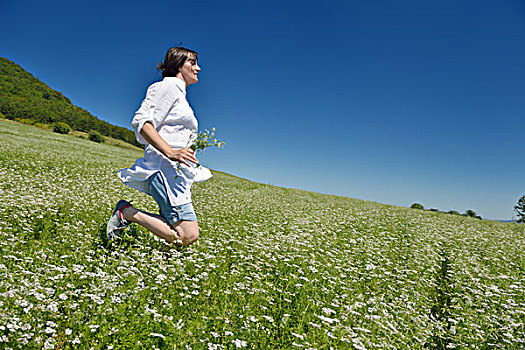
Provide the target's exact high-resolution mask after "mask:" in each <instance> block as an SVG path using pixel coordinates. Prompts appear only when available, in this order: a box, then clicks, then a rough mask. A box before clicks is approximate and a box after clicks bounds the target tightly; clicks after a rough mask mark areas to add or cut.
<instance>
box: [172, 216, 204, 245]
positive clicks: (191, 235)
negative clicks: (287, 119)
mask: <svg viewBox="0 0 525 350" xmlns="http://www.w3.org/2000/svg"><path fill="white" fill-rule="evenodd" d="M175 231H176V232H177V234H178V236H179V238H180V240H181V241H182V244H184V245H190V244H192V243H195V242H196V241H197V240H198V239H199V226H198V224H197V223H196V222H184V221H183V222H182V223H179V224H178V225H177V226H176V227H175Z"/></svg>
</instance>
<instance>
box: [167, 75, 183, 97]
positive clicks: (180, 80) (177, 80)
mask: <svg viewBox="0 0 525 350" xmlns="http://www.w3.org/2000/svg"><path fill="white" fill-rule="evenodd" d="M164 80H169V81H173V82H175V84H176V85H177V87H178V88H179V89H180V91H182V93H183V94H184V95H186V83H185V82H184V81H182V79H179V78H177V77H165V78H164Z"/></svg>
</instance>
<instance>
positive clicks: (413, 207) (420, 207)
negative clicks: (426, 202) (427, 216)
mask: <svg viewBox="0 0 525 350" xmlns="http://www.w3.org/2000/svg"><path fill="white" fill-rule="evenodd" d="M410 208H412V209H419V210H424V209H425V207H424V206H423V205H422V204H419V203H414V204H412V205H411V206H410Z"/></svg>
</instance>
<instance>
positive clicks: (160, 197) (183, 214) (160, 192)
mask: <svg viewBox="0 0 525 350" xmlns="http://www.w3.org/2000/svg"><path fill="white" fill-rule="evenodd" d="M146 181H147V182H148V189H149V193H150V194H151V196H152V197H153V199H155V202H157V204H158V205H159V214H160V216H162V217H163V218H165V219H166V220H167V221H168V222H169V223H170V225H173V224H175V223H176V222H178V221H181V220H187V221H197V216H196V215H195V211H194V210H193V205H192V204H191V202H190V203H186V204H182V205H175V206H173V205H171V203H170V200H169V198H168V191H167V190H166V186H165V185H164V178H163V177H162V175H161V174H160V172H157V173H155V174H153V175H151V176H150V177H149V178H148V179H147V180H146Z"/></svg>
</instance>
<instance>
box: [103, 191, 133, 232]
mask: <svg viewBox="0 0 525 350" xmlns="http://www.w3.org/2000/svg"><path fill="white" fill-rule="evenodd" d="M129 206H131V204H130V203H129V202H128V201H125V200H123V199H121V200H119V201H118V203H117V205H116V206H115V210H113V214H111V217H110V218H109V221H108V225H107V227H106V234H107V236H108V240H109V241H112V240H114V239H115V238H118V235H119V234H120V232H121V231H122V230H123V229H125V228H126V227H128V225H129V222H127V221H126V220H124V217H123V216H122V209H124V208H127V207H129Z"/></svg>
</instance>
